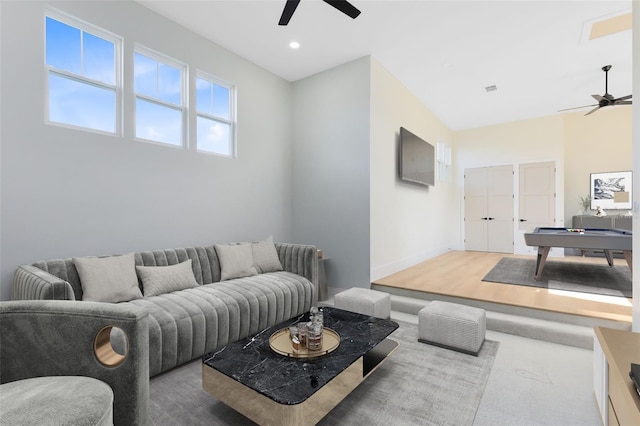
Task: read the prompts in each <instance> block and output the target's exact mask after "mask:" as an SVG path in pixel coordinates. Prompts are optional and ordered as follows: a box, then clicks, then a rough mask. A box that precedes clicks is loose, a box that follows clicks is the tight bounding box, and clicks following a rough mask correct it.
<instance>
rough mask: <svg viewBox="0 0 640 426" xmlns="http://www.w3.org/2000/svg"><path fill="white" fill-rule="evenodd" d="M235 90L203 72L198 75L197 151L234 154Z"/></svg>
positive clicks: (230, 155)
mask: <svg viewBox="0 0 640 426" xmlns="http://www.w3.org/2000/svg"><path fill="white" fill-rule="evenodd" d="M234 98H235V91H234V88H233V86H230V85H228V84H225V83H222V82H220V81H218V80H216V79H215V78H213V77H210V76H207V75H206V74H204V73H198V76H197V78H196V112H197V146H198V151H203V152H209V153H213V154H219V155H224V156H228V157H232V156H233V155H234V142H233V141H234V140H235V137H234V134H235V124H234V123H235V108H234V103H235V102H234V101H235V99H234Z"/></svg>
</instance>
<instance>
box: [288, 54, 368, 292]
mask: <svg viewBox="0 0 640 426" xmlns="http://www.w3.org/2000/svg"><path fill="white" fill-rule="evenodd" d="M369 69H370V65H369V58H362V59H359V60H356V61H353V62H350V63H347V64H344V65H341V66H339V67H336V68H333V69H330V70H328V71H324V72H322V73H319V74H316V75H314V76H311V77H308V78H305V79H302V80H299V81H296V82H295V83H293V105H294V111H293V139H294V156H293V170H294V172H293V173H294V183H293V235H294V237H295V239H296V240H300V241H306V242H308V243H310V244H315V245H316V246H317V247H318V248H320V249H322V250H323V253H324V256H325V258H326V259H327V260H326V262H325V267H326V274H327V283H328V285H329V286H330V287H342V288H347V287H369V285H370V281H371V280H370V276H369V264H370V259H369V246H370V238H369V198H370V197H369V173H370V169H369V122H370V118H369V84H370V83H369V81H370V78H369V73H370V71H369Z"/></svg>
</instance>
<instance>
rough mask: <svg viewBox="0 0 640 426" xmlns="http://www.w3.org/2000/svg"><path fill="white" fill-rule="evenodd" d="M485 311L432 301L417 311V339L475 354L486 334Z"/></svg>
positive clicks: (478, 350)
mask: <svg viewBox="0 0 640 426" xmlns="http://www.w3.org/2000/svg"><path fill="white" fill-rule="evenodd" d="M486 327H487V326H486V313H485V311H484V309H480V308H474V307H472V306H465V305H459V304H456V303H449V302H441V301H433V302H431V303H429V304H428V305H427V306H425V307H424V308H422V309H421V310H420V312H418V340H419V341H420V342H423V343H429V344H432V345H436V346H441V347H444V348H447V349H453V350H456V351H459V352H464V353H468V354H472V355H476V356H477V355H478V353H479V352H480V348H482V344H483V343H484V337H485V333H486V329H487V328H486Z"/></svg>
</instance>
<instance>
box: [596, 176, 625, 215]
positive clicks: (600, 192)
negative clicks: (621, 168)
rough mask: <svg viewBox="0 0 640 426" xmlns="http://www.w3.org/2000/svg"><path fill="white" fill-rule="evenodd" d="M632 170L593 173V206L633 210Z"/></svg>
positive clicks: (605, 208)
mask: <svg viewBox="0 0 640 426" xmlns="http://www.w3.org/2000/svg"><path fill="white" fill-rule="evenodd" d="M632 183H633V182H632V172H606V173H591V208H592V209H593V210H595V209H596V208H597V207H601V208H602V209H604V210H612V209H627V210H631V194H632V192H631V185H632Z"/></svg>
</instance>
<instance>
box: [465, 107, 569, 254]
mask: <svg viewBox="0 0 640 426" xmlns="http://www.w3.org/2000/svg"><path fill="white" fill-rule="evenodd" d="M454 140H455V144H454V146H455V149H454V161H453V162H454V165H455V177H456V188H457V191H458V192H457V193H458V197H459V198H458V205H459V210H460V211H461V212H463V211H464V199H463V197H464V171H465V169H468V168H475V167H485V166H502V165H509V164H512V165H513V166H514V172H515V175H514V194H515V200H518V193H519V178H518V169H519V166H520V164H524V163H538V162H546V161H554V162H555V163H556V194H557V196H556V226H564V121H563V118H562V115H554V116H548V117H542V118H537V119H531V120H523V121H516V122H512V123H505V124H500V125H495V126H487V127H481V128H477V129H470V130H465V131H460V132H456V133H455V135H454ZM514 209H515V210H514V215H515V216H514V217H515V219H516V220H515V221H514V252H515V253H521V254H535V253H536V249H535V247H528V246H527V245H526V244H525V243H524V236H523V234H524V231H520V230H519V229H518V221H517V218H518V204H517V202H516V203H515V207H514ZM462 219H464V218H462ZM462 219H461V220H460V227H461V239H460V241H459V244H460V247H461V249H464V221H463V220H462ZM562 253H563V252H562V251H558V250H554V254H556V255H562Z"/></svg>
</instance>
